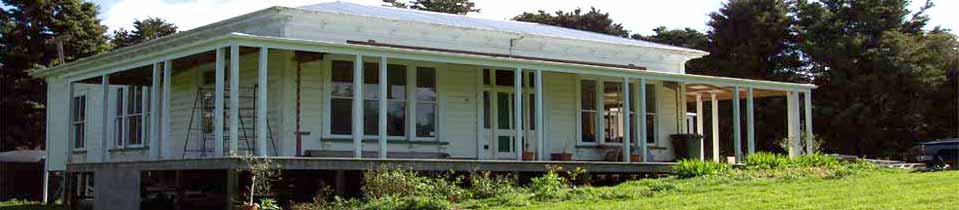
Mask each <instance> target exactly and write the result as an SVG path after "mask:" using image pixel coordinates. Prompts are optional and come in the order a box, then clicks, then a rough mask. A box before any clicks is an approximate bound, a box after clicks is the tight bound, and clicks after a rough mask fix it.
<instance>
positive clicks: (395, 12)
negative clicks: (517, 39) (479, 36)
mask: <svg viewBox="0 0 959 210" xmlns="http://www.w3.org/2000/svg"><path fill="white" fill-rule="evenodd" d="M300 9H306V10H313V11H323V12H332V13H342V14H351V15H358V16H368V17H378V18H385V19H392V20H403V21H413V22H424V23H432V24H442V25H449V26H457V27H469V28H481V29H490V30H497V31H506V32H512V33H520V34H531V35H541V36H551V37H560V38H569V39H578V40H586V41H596V42H606V43H614V44H623V45H633V46H640V47H651V48H662V49H671V50H680V51H690V52H700V53H701V52H702V51H699V50H694V49H688V48H683V47H677V46H672V45H666V44H659V43H654V42H648V41H642V40H636V39H630V38H625V37H618V36H611V35H606V34H601V33H595V32H589V31H581V30H575V29H568V28H563V27H558V26H551V25H545V24H538V23H529V22H521V21H510V20H492V19H484V18H475V17H468V16H463V15H453V14H445V13H438V12H428V11H420V10H412V9H399V8H392V7H384V6H368V5H360V4H354V3H347V2H339V1H337V2H329V3H322V4H313V5H307V6H302V7H300Z"/></svg>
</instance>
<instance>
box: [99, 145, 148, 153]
mask: <svg viewBox="0 0 959 210" xmlns="http://www.w3.org/2000/svg"><path fill="white" fill-rule="evenodd" d="M147 149H150V148H149V147H145V146H131V147H124V148H110V149H109V150H107V151H110V152H123V151H141V150H147Z"/></svg>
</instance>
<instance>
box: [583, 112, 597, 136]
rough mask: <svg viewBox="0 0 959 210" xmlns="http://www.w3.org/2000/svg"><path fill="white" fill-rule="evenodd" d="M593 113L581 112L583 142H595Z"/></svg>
mask: <svg viewBox="0 0 959 210" xmlns="http://www.w3.org/2000/svg"><path fill="white" fill-rule="evenodd" d="M594 114H595V112H581V113H580V117H581V118H582V120H583V121H582V128H581V129H582V130H583V133H582V136H581V138H582V140H583V142H596V116H595V115H594Z"/></svg>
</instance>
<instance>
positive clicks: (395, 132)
mask: <svg viewBox="0 0 959 210" xmlns="http://www.w3.org/2000/svg"><path fill="white" fill-rule="evenodd" d="M353 68H354V67H353V62H352V61H342V60H334V61H332V68H331V74H330V85H331V88H330V92H329V94H330V98H329V99H330V112H329V113H330V117H329V120H330V123H329V134H330V135H333V136H334V137H335V136H345V135H351V134H352V132H353V130H352V129H353V119H352V117H353V115H352V113H353V97H354V96H353V76H354V75H353ZM408 71H409V70H408V69H407V66H406V65H399V64H389V65H387V78H386V85H387V91H386V94H387V95H386V100H387V101H386V103H387V107H386V111H387V113H386V121H387V125H386V126H387V127H386V134H387V136H389V137H390V138H400V139H402V138H406V137H407V136H408V135H409V134H410V133H409V132H408V131H410V130H408V128H410V126H415V127H414V128H415V129H411V130H412V131H413V132H414V133H412V134H414V136H412V137H420V138H434V137H436V118H437V116H436V112H437V111H436V110H437V107H438V106H437V100H436V98H437V94H436V70H435V69H434V68H431V67H417V68H415V70H414V71H412V72H408ZM379 76H380V75H379V63H375V62H365V63H364V64H363V125H362V126H363V135H364V136H367V137H373V136H375V135H378V134H379V129H378V128H379V92H380V91H379V82H380V81H379ZM411 93H412V94H413V95H412V97H411V95H410V94H411ZM408 107H412V109H410V108H408ZM411 111H412V112H415V116H413V115H412V114H410V112H411ZM407 116H413V117H415V118H414V119H413V121H412V125H410V124H411V122H410V121H409V120H407Z"/></svg>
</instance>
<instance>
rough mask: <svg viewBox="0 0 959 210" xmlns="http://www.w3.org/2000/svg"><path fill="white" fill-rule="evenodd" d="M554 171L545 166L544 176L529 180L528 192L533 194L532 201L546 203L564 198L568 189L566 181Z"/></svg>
mask: <svg viewBox="0 0 959 210" xmlns="http://www.w3.org/2000/svg"><path fill="white" fill-rule="evenodd" d="M555 169H556V168H551V167H548V166H547V170H546V174H544V175H543V176H540V177H535V178H533V179H531V180H530V186H529V190H530V192H532V193H533V199H536V200H540V201H546V200H556V199H560V198H563V197H565V196H566V193H567V190H568V188H569V187H568V185H567V182H566V179H565V178H563V177H560V176H559V174H557V173H556V171H555Z"/></svg>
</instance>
